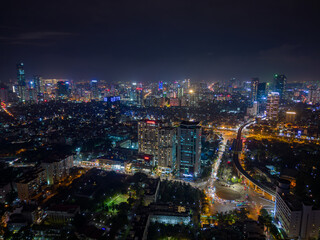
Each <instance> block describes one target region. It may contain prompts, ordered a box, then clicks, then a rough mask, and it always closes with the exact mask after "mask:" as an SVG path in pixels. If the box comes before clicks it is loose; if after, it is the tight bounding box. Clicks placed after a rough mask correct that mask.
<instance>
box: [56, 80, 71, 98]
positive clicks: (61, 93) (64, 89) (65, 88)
mask: <svg viewBox="0 0 320 240" xmlns="http://www.w3.org/2000/svg"><path fill="white" fill-rule="evenodd" d="M69 95H70V83H69V82H65V81H58V82H57V97H59V98H65V97H68V96H69Z"/></svg>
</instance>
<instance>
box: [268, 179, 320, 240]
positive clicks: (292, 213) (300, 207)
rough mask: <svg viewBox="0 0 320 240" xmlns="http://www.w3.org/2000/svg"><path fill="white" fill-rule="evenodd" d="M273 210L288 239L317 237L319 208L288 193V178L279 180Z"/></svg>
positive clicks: (319, 219)
mask: <svg viewBox="0 0 320 240" xmlns="http://www.w3.org/2000/svg"><path fill="white" fill-rule="evenodd" d="M274 212H275V219H276V220H277V221H278V223H279V224H280V225H281V227H282V229H283V230H284V231H285V233H286V234H287V236H288V238H289V239H318V237H319V229H320V210H318V209H315V208H314V207H313V205H312V204H310V203H308V202H303V201H300V200H299V199H298V198H297V196H295V195H293V194H290V181H288V180H284V179H280V180H279V183H278V186H277V191H276V202H275V210H274Z"/></svg>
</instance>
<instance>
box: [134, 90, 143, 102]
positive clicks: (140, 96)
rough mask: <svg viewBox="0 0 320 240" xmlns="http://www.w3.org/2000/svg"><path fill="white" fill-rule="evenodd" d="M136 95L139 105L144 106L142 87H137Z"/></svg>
mask: <svg viewBox="0 0 320 240" xmlns="http://www.w3.org/2000/svg"><path fill="white" fill-rule="evenodd" d="M136 96H137V105H138V106H143V105H144V102H143V89H142V88H137V89H136Z"/></svg>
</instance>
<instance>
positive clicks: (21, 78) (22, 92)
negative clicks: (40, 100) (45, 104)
mask: <svg viewBox="0 0 320 240" xmlns="http://www.w3.org/2000/svg"><path fill="white" fill-rule="evenodd" d="M17 80H18V97H19V101H20V102H25V101H26V79H25V75H24V69H23V63H18V64H17Z"/></svg>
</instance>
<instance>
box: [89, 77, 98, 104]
mask: <svg viewBox="0 0 320 240" xmlns="http://www.w3.org/2000/svg"><path fill="white" fill-rule="evenodd" d="M90 86H91V93H92V97H91V99H95V100H99V89H98V80H91V83H90Z"/></svg>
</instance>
